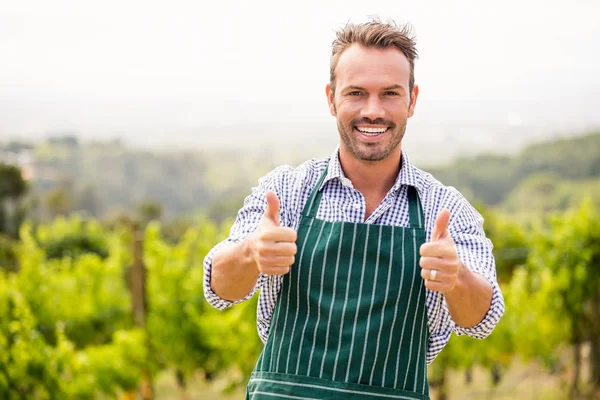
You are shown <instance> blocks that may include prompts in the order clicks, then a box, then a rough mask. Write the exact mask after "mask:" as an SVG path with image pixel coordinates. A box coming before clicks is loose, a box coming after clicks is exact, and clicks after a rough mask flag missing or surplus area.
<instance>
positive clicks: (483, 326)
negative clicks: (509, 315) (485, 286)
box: [454, 271, 504, 339]
mask: <svg viewBox="0 0 600 400" xmlns="http://www.w3.org/2000/svg"><path fill="white" fill-rule="evenodd" d="M474 272H476V273H477V271H474ZM481 275H483V274H481ZM483 276H484V277H485V275H483ZM486 279H487V280H488V282H490V284H491V285H492V288H493V294H492V302H491V304H490V308H489V310H488V311H487V313H486V314H485V316H484V317H483V319H482V320H481V321H480V322H479V323H478V324H477V325H475V326H472V327H469V328H463V327H460V326H458V325H455V326H454V332H455V333H456V334H457V335H458V336H462V335H468V336H470V337H473V338H475V339H485V338H486V337H488V336H489V335H490V334H491V333H492V331H493V330H494V328H495V327H496V325H498V322H499V321H500V318H501V317H502V315H503V314H504V298H503V297H502V292H501V291H500V287H499V286H498V283H497V282H496V281H495V280H494V281H491V280H490V279H489V278H487V277H486Z"/></svg>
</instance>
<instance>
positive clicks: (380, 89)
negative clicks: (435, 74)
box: [326, 44, 418, 161]
mask: <svg viewBox="0 0 600 400" xmlns="http://www.w3.org/2000/svg"><path fill="white" fill-rule="evenodd" d="M335 71H336V88H335V93H332V91H331V87H330V85H327V89H326V92H327V99H328V102H329V108H330V112H331V114H332V115H333V116H335V117H336V119H337V125H338V130H339V132H340V137H341V139H342V140H341V147H343V149H344V150H345V151H347V152H349V153H350V154H351V155H352V156H353V157H354V158H356V159H358V160H364V161H381V160H383V159H385V158H386V157H388V156H389V155H390V154H391V153H392V152H393V151H394V150H396V149H398V145H399V144H400V142H401V141H402V137H403V136H404V131H405V129H406V121H407V119H408V118H410V117H412V115H413V113H414V106H415V104H416V100H417V96H418V87H417V86H415V87H414V88H413V93H412V99H411V96H410V93H409V91H408V82H409V78H410V64H409V62H408V60H407V59H406V57H405V56H404V54H402V52H401V51H399V50H397V49H396V48H389V49H373V48H365V47H363V46H360V45H357V44H354V45H352V46H350V47H349V48H348V49H346V50H345V51H344V52H343V53H342V55H341V57H340V58H339V60H338V64H337V67H336V70H335Z"/></svg>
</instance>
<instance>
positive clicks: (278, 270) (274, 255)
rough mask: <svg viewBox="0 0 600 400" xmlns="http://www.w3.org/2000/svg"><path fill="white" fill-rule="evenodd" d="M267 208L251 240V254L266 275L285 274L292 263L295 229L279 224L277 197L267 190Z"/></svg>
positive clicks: (294, 248)
mask: <svg viewBox="0 0 600 400" xmlns="http://www.w3.org/2000/svg"><path fill="white" fill-rule="evenodd" d="M266 196H267V208H266V210H265V213H264V214H263V216H262V219H261V221H260V223H259V225H258V228H257V230H256V232H255V233H254V235H253V239H252V240H251V242H250V243H251V246H252V248H251V254H252V258H253V259H254V262H255V263H256V265H257V267H258V270H259V271H260V272H262V273H263V274H266V275H285V274H287V273H288V272H289V270H290V267H291V265H292V264H294V260H295V257H294V256H295V254H296V251H297V248H296V237H297V234H296V231H295V230H294V229H292V228H288V227H282V226H280V225H279V199H278V198H277V195H276V194H275V193H273V192H267V194H266Z"/></svg>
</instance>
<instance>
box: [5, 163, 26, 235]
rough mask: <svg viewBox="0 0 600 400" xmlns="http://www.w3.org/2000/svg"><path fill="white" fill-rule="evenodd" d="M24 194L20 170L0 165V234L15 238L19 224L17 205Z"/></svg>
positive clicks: (24, 189) (24, 185) (23, 182)
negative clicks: (3, 233)
mask: <svg viewBox="0 0 600 400" xmlns="http://www.w3.org/2000/svg"><path fill="white" fill-rule="evenodd" d="M26 192H27V182H25V180H24V179H23V176H22V174H21V170H20V169H19V168H18V167H15V166H13V165H6V164H2V163H0V233H2V232H5V233H7V234H9V235H12V236H16V234H17V232H18V225H19V223H20V221H18V220H17V218H16V216H17V208H18V203H19V200H20V199H21V198H22V197H23V196H24V195H25V193H26Z"/></svg>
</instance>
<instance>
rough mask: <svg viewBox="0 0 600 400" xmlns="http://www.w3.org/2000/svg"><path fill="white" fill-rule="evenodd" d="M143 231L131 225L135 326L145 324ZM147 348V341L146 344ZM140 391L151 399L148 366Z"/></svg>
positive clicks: (148, 399) (145, 397)
mask: <svg viewBox="0 0 600 400" xmlns="http://www.w3.org/2000/svg"><path fill="white" fill-rule="evenodd" d="M143 241H144V232H143V230H141V229H140V228H139V226H138V225H137V224H134V226H133V265H132V268H131V295H132V307H133V310H132V311H133V320H134V323H135V325H136V326H139V327H141V328H145V326H146V311H147V300H146V268H145V267H144V257H143V256H144V248H143V247H144V246H143ZM146 346H147V348H148V347H149V346H148V343H147V344H146ZM140 392H141V395H142V399H143V400H153V399H154V390H153V388H152V381H151V379H150V374H149V371H148V368H144V372H143V375H142V381H141V382H140Z"/></svg>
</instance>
